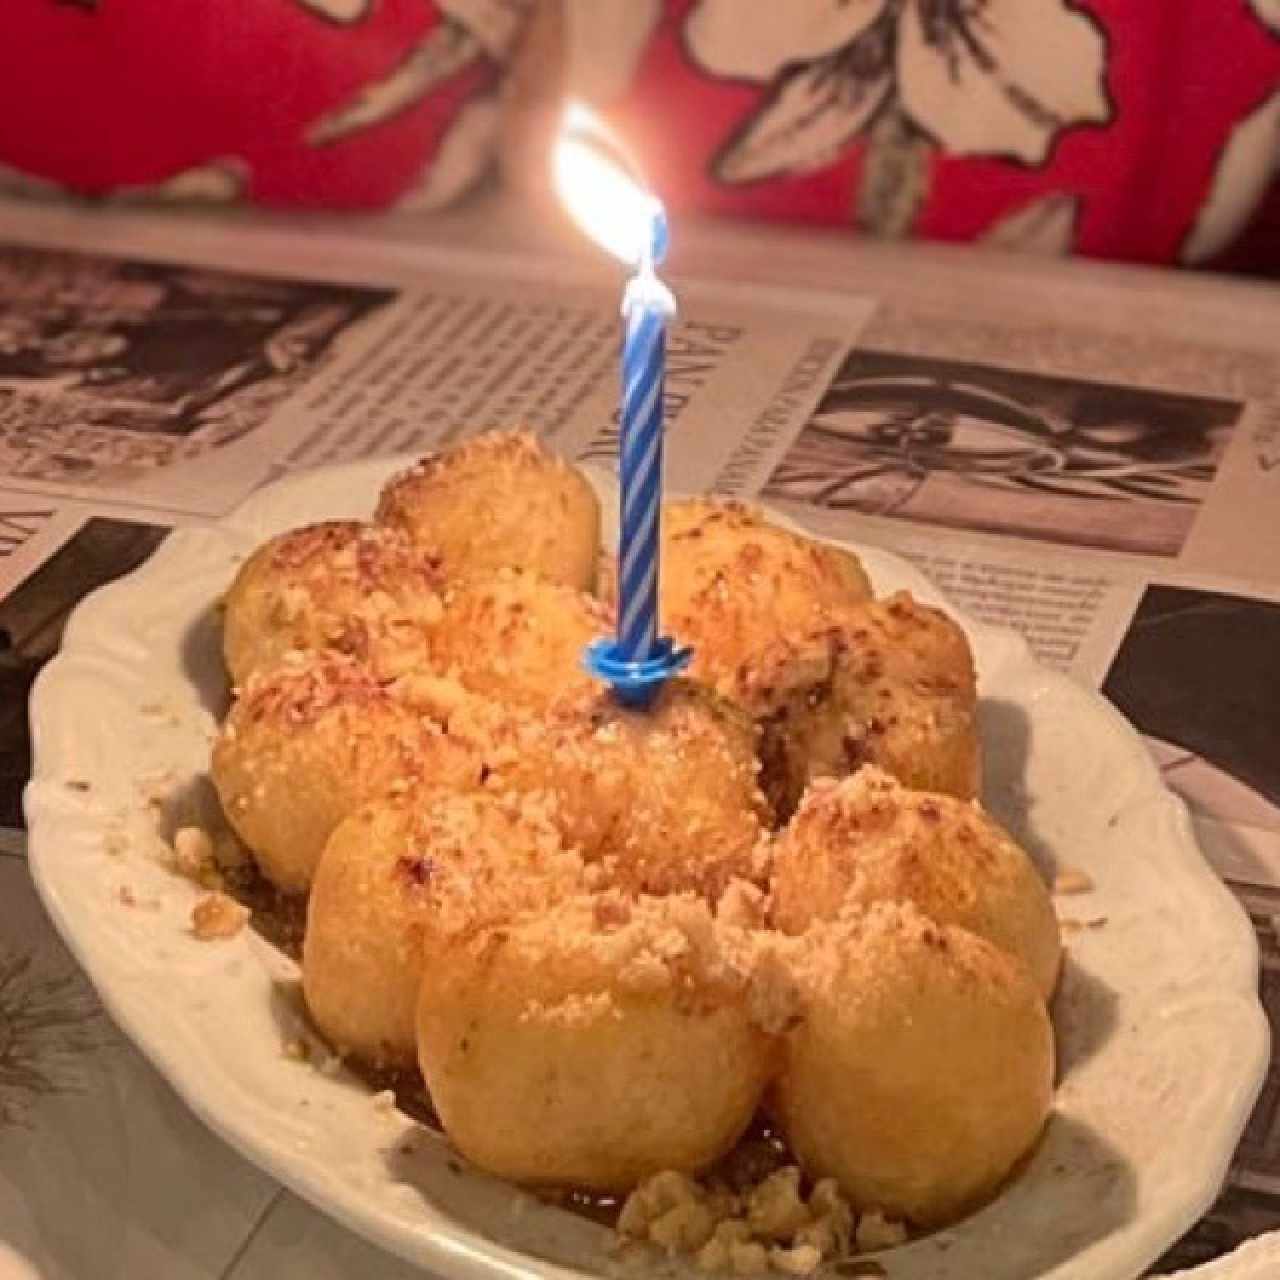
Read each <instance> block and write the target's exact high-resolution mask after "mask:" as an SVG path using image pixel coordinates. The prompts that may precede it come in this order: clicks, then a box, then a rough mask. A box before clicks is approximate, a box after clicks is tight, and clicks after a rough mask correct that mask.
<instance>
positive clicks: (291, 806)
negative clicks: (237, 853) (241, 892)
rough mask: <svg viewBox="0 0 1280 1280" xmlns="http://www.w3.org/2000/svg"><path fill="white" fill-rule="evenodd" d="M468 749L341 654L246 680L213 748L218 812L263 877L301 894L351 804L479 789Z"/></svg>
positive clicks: (477, 764)
mask: <svg viewBox="0 0 1280 1280" xmlns="http://www.w3.org/2000/svg"><path fill="white" fill-rule="evenodd" d="M481 767H482V761H481V758H480V756H479V754H478V753H477V751H476V750H475V748H474V745H473V744H470V743H467V742H464V741H462V740H460V739H458V738H457V737H455V736H453V735H451V734H449V733H447V732H446V731H445V729H444V728H443V727H442V726H441V725H440V724H439V723H437V722H436V721H434V720H432V719H431V718H429V717H428V716H425V715H423V714H422V713H421V712H420V711H419V710H416V709H414V708H413V707H411V706H409V705H407V704H406V703H405V702H402V701H401V700H399V699H398V698H397V697H396V696H395V693H394V691H393V690H391V689H389V688H388V687H387V686H385V685H383V684H382V683H381V682H379V681H378V680H377V679H376V678H375V677H374V676H373V674H372V673H371V672H370V671H369V669H368V668H367V667H365V666H364V665H363V664H361V663H359V662H357V661H355V659H353V658H349V657H347V656H346V655H344V654H308V655H299V657H298V658H297V660H295V661H292V662H286V663H285V664H283V665H281V666H279V667H276V668H275V669H274V670H271V671H264V672H258V673H255V674H254V675H253V676H251V677H250V678H249V682H248V684H247V685H246V686H245V689H244V691H243V693H242V695H241V696H240V698H239V699H238V700H237V701H236V702H235V704H234V705H233V706H232V708H231V711H230V713H229V714H228V716H227V718H226V720H225V721H224V723H223V725H222V729H221V731H220V732H219V734H218V738H217V741H216V742H215V743H214V748H213V760H212V766H211V770H210V772H211V774H212V778H213V783H214V786H215V787H216V788H217V791H218V795H219V798H220V799H221V801H222V807H223V810H224V811H225V812H226V815H227V818H228V820H229V821H230V823H231V825H232V826H233V827H234V828H235V830H236V833H237V834H238V835H239V836H240V838H241V839H242V840H243V841H244V842H245V844H247V845H248V846H249V848H250V850H251V851H252V853H253V856H254V859H255V861H256V862H257V864H258V866H259V868H260V870H261V871H262V873H263V875H265V876H266V877H267V879H268V880H270V881H271V883H272V884H274V885H275V886H276V887H277V888H278V889H281V890H282V891H283V892H285V893H305V892H306V890H307V888H308V887H309V885H310V884H311V877H312V875H313V873H314V871H315V867H316V863H317V862H318V861H319V860H320V855H321V853H322V852H323V850H324V846H325V842H326V841H327V840H328V838H329V836H330V834H331V833H332V831H333V829H334V827H336V826H337V825H338V823H339V822H341V821H342V819H343V818H345V817H346V816H347V815H348V814H350V813H353V812H354V811H355V810H356V809H358V808H359V807H360V806H361V805H362V804H365V803H367V802H369V801H371V800H374V799H377V798H378V797H379V796H382V795H384V794H386V793H388V792H389V791H392V790H396V789H399V790H407V789H409V788H412V787H416V786H419V785H422V784H423V782H424V781H426V782H430V783H432V784H435V785H442V786H447V785H453V786H458V787H466V786H475V785H478V781H479V774H480V769H481Z"/></svg>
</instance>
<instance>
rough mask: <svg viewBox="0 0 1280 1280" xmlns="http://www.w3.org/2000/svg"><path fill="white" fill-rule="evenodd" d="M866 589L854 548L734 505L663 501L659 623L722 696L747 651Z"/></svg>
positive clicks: (808, 624) (862, 596)
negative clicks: (804, 533)
mask: <svg viewBox="0 0 1280 1280" xmlns="http://www.w3.org/2000/svg"><path fill="white" fill-rule="evenodd" d="M870 596H871V585H870V583H869V582H868V580H867V576H866V574H865V573H864V572H863V569H862V565H861V564H860V563H859V561H858V558H857V557H856V556H855V555H853V554H852V552H849V551H845V550H843V549H841V548H839V547H834V546H831V545H830V544H828V543H824V542H815V541H811V540H810V539H808V538H805V537H802V536H801V535H800V534H797V533H792V532H791V531H790V530H787V529H782V528H780V527H778V526H777V525H774V524H770V523H769V522H768V521H767V520H766V519H765V518H764V516H763V514H761V513H760V512H759V511H757V510H755V509H753V508H751V507H747V506H745V505H743V504H742V503H740V502H724V501H715V500H713V499H706V498H695V499H687V500H681V501H676V502H669V503H667V504H665V505H664V507H663V529H662V586H661V609H662V619H663V626H664V628H665V629H666V630H669V631H670V632H671V633H672V635H674V636H676V637H677V638H678V639H679V640H680V641H681V642H682V643H684V644H691V645H693V646H694V662H693V666H692V667H691V668H690V672H691V674H693V675H694V676H697V677H698V678H699V679H703V680H705V681H706V682H707V683H708V684H711V685H714V686H715V687H716V688H718V689H719V690H720V691H721V692H722V693H728V692H730V684H731V681H732V678H733V674H734V672H735V671H736V670H737V668H738V667H739V666H740V665H741V664H742V663H743V662H745V661H747V660H748V659H750V658H751V657H752V655H754V654H757V653H759V652H761V651H762V650H764V649H766V648H768V647H769V646H770V645H771V644H773V643H774V642H775V641H777V640H779V639H781V638H782V637H784V636H786V635H789V634H791V633H792V632H795V631H804V630H808V629H811V628H812V627H813V626H814V625H816V624H817V623H819V622H820V621H822V619H824V618H825V617H826V615H827V612H828V611H829V610H831V609H833V608H839V607H842V606H844V605H849V604H856V603H858V602H859V601H863V600H867V599H869V598H870Z"/></svg>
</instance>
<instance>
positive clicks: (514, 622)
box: [431, 569, 612, 710]
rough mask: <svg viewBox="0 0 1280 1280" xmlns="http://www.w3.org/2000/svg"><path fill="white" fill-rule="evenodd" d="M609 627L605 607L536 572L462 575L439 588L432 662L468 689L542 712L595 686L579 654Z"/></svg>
mask: <svg viewBox="0 0 1280 1280" xmlns="http://www.w3.org/2000/svg"><path fill="white" fill-rule="evenodd" d="M611 626H612V620H611V618H610V616H609V613H608V611H607V610H606V609H605V608H604V607H603V606H602V605H600V604H599V603H598V602H597V601H595V600H593V599H592V598H591V597H590V596H588V595H585V594H584V593H583V592H581V591H577V590H575V589H574V588H572V587H566V586H562V585H561V584H559V583H555V582H549V581H547V580H546V579H545V578H540V577H538V575H537V574H535V573H530V572H526V571H523V570H519V569H500V570H497V571H496V572H494V573H492V574H488V575H484V576H479V575H477V576H474V577H468V578H465V579H463V580H461V581H459V582H457V583H456V584H454V585H453V586H452V587H450V588H449V590H448V591H447V592H446V593H445V597H444V620H443V622H442V623H441V624H440V626H438V627H437V628H436V629H435V632H434V633H433V636H432V646H431V654H432V662H433V663H434V666H435V668H436V670H438V671H442V672H447V673H449V674H450V675H451V676H453V677H455V678H456V679H457V680H458V681H459V683H461V684H462V685H463V686H465V687H466V688H467V689H469V690H470V691H471V692H472V693H477V694H481V695H482V696H484V697H486V698H492V699H494V700H495V701H497V702H501V703H503V704H504V705H507V706H513V707H517V708H523V709H525V710H543V709H545V708H546V707H548V706H550V705H551V703H553V702H554V701H556V700H557V699H558V698H561V697H565V696H568V695H572V694H576V693H585V692H586V691H587V690H590V689H593V688H596V687H597V686H596V684H595V682H594V681H593V680H592V678H591V677H590V676H589V675H588V674H587V672H586V670H585V669H584V668H583V666H582V653H583V650H584V649H585V648H586V646H587V645H588V644H589V643H590V642H591V641H593V640H597V639H599V638H600V637H601V636H602V635H604V634H606V633H607V632H608V631H609V629H610V627H611Z"/></svg>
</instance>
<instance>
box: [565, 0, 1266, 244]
mask: <svg viewBox="0 0 1280 1280" xmlns="http://www.w3.org/2000/svg"><path fill="white" fill-rule="evenodd" d="M592 2H593V0H580V6H579V7H580V8H583V7H585V6H586V5H587V4H588V3H592ZM604 2H605V4H606V5H608V3H609V0H604ZM594 3H595V4H597V5H598V4H600V3H601V0H594ZM623 3H628V0H614V6H613V7H617V6H620V5H621V4H623ZM629 3H630V5H631V6H634V5H635V4H636V3H639V5H640V6H641V7H644V5H645V3H646V0H629ZM747 7H748V6H745V5H743V4H742V3H741V0H665V3H660V4H659V3H656V0H649V9H650V12H651V16H652V21H651V25H650V27H649V29H648V30H647V31H646V32H645V33H644V36H643V40H642V42H641V44H642V47H641V48H640V49H639V51H638V52H637V53H636V54H634V61H633V62H632V63H631V69H630V73H629V74H628V75H627V76H626V77H625V78H624V82H615V83H614V84H612V85H610V86H609V87H608V89H607V90H606V91H605V92H604V93H603V94H602V95H601V97H602V98H603V99H604V100H605V101H604V102H603V103H602V105H606V106H607V109H608V113H609V115H610V117H611V119H612V120H613V121H614V123H615V124H616V125H617V126H618V128H619V129H620V130H621V131H622V132H623V133H624V134H625V135H626V136H627V137H628V139H629V140H630V141H631V142H632V143H633V145H634V147H635V149H636V151H637V152H638V153H639V154H640V155H641V156H643V157H644V159H645V162H646V164H647V166H648V168H649V171H650V175H651V180H652V181H653V183H654V185H655V187H657V188H658V189H659V190H660V191H661V192H662V194H663V196H664V197H665V198H666V199H667V200H668V201H669V202H670V203H672V204H673V205H674V206H676V207H677V208H680V207H684V208H698V209H703V210H711V211H716V212H722V213H735V214H745V215H751V216H756V217H764V218H772V219H776V218H787V219H798V220H804V221H809V222H815V223H823V224H842V225H855V226H861V227H863V228H864V229H865V230H868V231H872V232H879V233H881V234H888V235H918V236H925V237H930V238H935V239H943V240H990V241H994V242H996V243H1004V244H1007V245H1009V246H1010V247H1022V248H1029V249H1038V250H1040V251H1042V252H1064V253H1065V252H1072V253H1081V254H1088V255H1092V256H1096V257H1105V258H1122V259H1128V260H1132V261H1143V262H1178V261H1181V262H1205V261H1214V260H1218V261H1222V262H1227V263H1231V264H1233V265H1243V266H1252V267H1259V268H1271V269H1274V268H1277V267H1280V241H1277V240H1275V239H1273V238H1272V237H1270V236H1262V237H1259V236H1258V235H1257V234H1256V233H1255V234H1254V235H1252V236H1251V237H1246V239H1247V240H1248V249H1249V251H1248V253H1245V254H1240V253H1236V254H1235V255H1234V256H1233V255H1232V254H1231V252H1230V249H1231V246H1232V244H1233V243H1234V242H1236V241H1238V239H1239V238H1240V237H1241V235H1242V233H1244V232H1245V231H1246V228H1247V226H1248V224H1249V222H1250V220H1251V218H1252V216H1253V215H1254V214H1255V212H1256V210H1257V209H1258V207H1259V205H1260V203H1261V202H1262V201H1263V198H1264V196H1265V194H1266V192H1267V191H1268V189H1269V188H1271V187H1272V184H1273V178H1274V176H1275V173H1276V169H1277V166H1278V165H1280V38H1278V37H1280V2H1278V0H1252V2H1250V0H1179V3H1177V4H1134V3H1132V0H1088V2H1087V3H1072V2H1071V0H843V2H842V3H838V2H837V0H822V2H815V0H788V3H787V4H785V5H782V4H780V5H776V6H770V12H771V15H772V16H771V18H770V20H769V22H768V24H767V25H768V32H767V37H766V35H765V33H764V32H763V31H762V30H759V29H753V26H752V23H750V22H747V21H745V19H744V13H745V10H746V9H747ZM593 25H594V24H593ZM599 25H600V27H601V28H603V27H604V25H605V23H604V22H603V21H601V22H600V23H599ZM766 38H767V41H768V46H767V52H766V50H765V49H764V48H762V44H763V42H764V40H765V39H766ZM1272 225H1273V226H1274V225H1275V219H1274V217H1273V218H1272Z"/></svg>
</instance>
